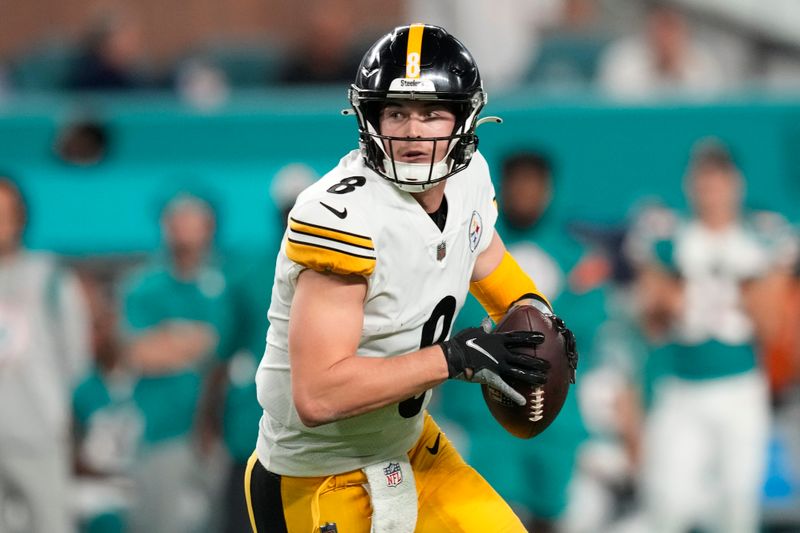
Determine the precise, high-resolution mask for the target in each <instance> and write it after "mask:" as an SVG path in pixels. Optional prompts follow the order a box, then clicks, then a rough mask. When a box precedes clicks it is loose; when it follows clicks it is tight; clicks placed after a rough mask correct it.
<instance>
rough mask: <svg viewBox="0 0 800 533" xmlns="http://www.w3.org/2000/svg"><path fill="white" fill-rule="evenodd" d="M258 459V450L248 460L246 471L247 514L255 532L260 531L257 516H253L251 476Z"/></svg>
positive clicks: (245, 495)
mask: <svg viewBox="0 0 800 533" xmlns="http://www.w3.org/2000/svg"><path fill="white" fill-rule="evenodd" d="M256 461H258V456H257V455H256V452H253V455H251V456H250V459H248V460H247V468H246V469H245V471H244V497H245V500H246V501H247V514H248V515H249V516H250V526H251V527H252V528H253V533H258V528H256V517H255V516H253V498H252V496H251V495H250V478H251V476H252V475H253V467H254V466H255V465H256Z"/></svg>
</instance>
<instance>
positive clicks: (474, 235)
mask: <svg viewBox="0 0 800 533" xmlns="http://www.w3.org/2000/svg"><path fill="white" fill-rule="evenodd" d="M481 233H483V222H482V221H481V216H480V215H479V214H478V212H477V211H473V212H472V219H471V220H470V221H469V251H470V252H474V251H475V248H477V247H478V243H479V242H481Z"/></svg>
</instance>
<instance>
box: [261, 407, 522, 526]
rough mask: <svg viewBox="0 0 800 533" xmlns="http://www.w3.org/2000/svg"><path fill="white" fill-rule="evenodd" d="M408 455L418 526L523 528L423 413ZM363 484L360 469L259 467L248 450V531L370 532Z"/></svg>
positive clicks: (369, 511)
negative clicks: (330, 526) (306, 472)
mask: <svg viewBox="0 0 800 533" xmlns="http://www.w3.org/2000/svg"><path fill="white" fill-rule="evenodd" d="M500 455H502V454H500ZM409 458H410V459H411V466H412V468H413V470H414V476H415V478H416V484H417V495H418V500H419V501H418V505H419V511H418V518H417V528H416V530H415V531H416V533H451V532H452V533H456V532H475V533H478V532H480V533H489V532H492V533H494V532H497V533H506V532H522V533H524V532H525V528H524V527H523V525H522V523H521V522H520V521H519V519H518V518H517V517H516V515H514V513H513V512H512V511H511V508H510V507H509V506H508V504H506V502H504V501H503V499H502V498H501V497H500V496H499V495H498V494H497V492H495V491H494V489H492V487H490V486H489V484H488V483H487V482H486V481H485V480H484V479H483V478H482V477H481V476H480V475H479V474H478V473H477V472H476V471H475V470H473V469H472V467H470V466H469V465H467V464H466V463H465V462H464V460H463V459H462V458H461V456H460V455H459V454H458V452H457V451H456V449H455V448H454V447H453V446H452V444H450V441H449V440H447V437H446V436H445V435H444V433H442V431H441V430H440V429H439V426H437V425H436V423H435V422H434V421H433V419H432V418H431V417H430V415H428V414H427V413H426V414H425V424H424V427H423V430H422V435H421V436H420V438H419V440H418V441H417V443H416V444H415V445H414V447H413V448H412V449H411V451H410V452H409ZM500 460H502V459H500ZM366 483H367V478H366V476H365V475H364V472H363V471H361V470H355V471H353V472H346V473H344V474H337V475H334V476H327V477H290V476H279V475H277V474H273V473H272V472H268V471H267V470H266V469H265V468H264V467H263V466H261V463H259V462H258V459H257V457H256V454H255V453H254V454H253V455H252V456H251V457H250V461H249V462H248V465H247V471H246V473H245V495H246V497H247V508H248V511H249V513H250V523H251V524H252V526H253V531H254V532H255V533H284V532H286V533H314V532H319V531H320V526H321V525H323V524H326V523H334V524H336V528H337V529H336V530H337V531H338V533H369V531H370V523H371V519H370V516H371V514H372V508H371V505H370V498H369V494H368V493H367V490H366V488H365V485H366Z"/></svg>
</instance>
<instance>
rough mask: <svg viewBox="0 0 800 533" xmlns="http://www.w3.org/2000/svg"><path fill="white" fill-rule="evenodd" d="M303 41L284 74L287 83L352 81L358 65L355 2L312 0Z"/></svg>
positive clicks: (288, 62)
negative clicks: (353, 3) (355, 48)
mask: <svg viewBox="0 0 800 533" xmlns="http://www.w3.org/2000/svg"><path fill="white" fill-rule="evenodd" d="M305 9H306V11H305V24H303V26H302V27H303V33H302V35H301V36H300V39H301V41H300V42H299V43H297V45H296V46H295V51H294V52H293V53H292V54H291V55H290V57H289V58H288V60H287V62H286V65H285V66H284V69H283V71H282V73H281V75H280V80H279V81H280V82H282V83H287V84H309V83H342V82H348V81H350V79H351V78H352V76H353V72H354V71H355V70H356V69H357V68H358V63H359V61H360V59H361V56H360V54H357V53H355V52H356V51H355V50H354V47H355V46H356V45H358V44H360V43H357V42H356V36H357V35H358V33H357V32H356V28H357V25H356V24H355V23H354V13H353V9H354V6H353V5H352V4H351V3H350V2H349V1H347V0H344V1H342V0H336V1H335V2H332V1H331V0H324V1H323V0H310V1H309V2H307V5H306V8H305Z"/></svg>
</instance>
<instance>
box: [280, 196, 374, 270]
mask: <svg viewBox="0 0 800 533" xmlns="http://www.w3.org/2000/svg"><path fill="white" fill-rule="evenodd" d="M286 236H287V241H286V256H287V257H288V258H289V259H291V260H292V261H294V262H295V263H297V264H299V265H302V266H304V267H307V268H311V269H313V270H317V271H320V272H333V273H335V274H341V275H348V274H356V275H359V276H364V277H368V276H370V275H371V274H372V272H373V271H374V270H375V263H376V256H375V246H374V244H373V242H372V237H371V236H370V233H369V231H368V227H367V225H366V224H365V223H364V222H363V217H362V216H361V213H359V212H358V211H357V210H356V209H353V208H350V209H348V206H347V205H346V204H345V203H344V202H341V201H338V202H337V200H336V199H335V198H334V199H330V200H329V199H328V198H327V197H325V198H324V199H321V200H320V199H318V198H313V199H311V198H309V199H308V201H306V202H304V203H303V204H302V205H297V206H295V207H294V209H292V211H291V213H290V214H289V224H288V228H287V231H286Z"/></svg>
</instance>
